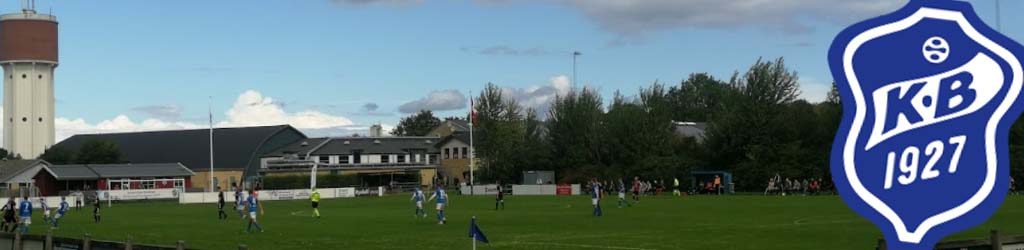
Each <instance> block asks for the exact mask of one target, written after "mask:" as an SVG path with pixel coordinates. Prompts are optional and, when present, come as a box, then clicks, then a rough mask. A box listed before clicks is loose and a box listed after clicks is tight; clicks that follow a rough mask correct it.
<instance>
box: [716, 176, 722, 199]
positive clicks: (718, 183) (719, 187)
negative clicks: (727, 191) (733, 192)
mask: <svg viewBox="0 0 1024 250" xmlns="http://www.w3.org/2000/svg"><path fill="white" fill-rule="evenodd" d="M722 189H723V188H722V176H719V175H715V191H716V192H718V195H722Z"/></svg>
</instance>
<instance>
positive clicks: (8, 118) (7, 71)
mask: <svg viewBox="0 0 1024 250" xmlns="http://www.w3.org/2000/svg"><path fill="white" fill-rule="evenodd" d="M0 66H3V68H4V90H3V93H4V103H3V105H4V113H3V122H4V125H3V127H4V145H3V147H4V148H5V149H7V150H8V151H10V152H11V153H14V154H17V155H21V157H23V158H27V159H28V158H35V157H37V156H39V155H40V154H42V153H43V151H45V150H46V149H47V148H49V147H50V146H52V145H53V143H54V128H53V113H54V112H53V104H54V98H53V71H54V69H56V68H57V17H55V16H52V15H47V14H39V13H36V11H35V1H32V0H28V1H26V2H25V3H24V6H23V8H22V10H21V12H20V13H12V14H4V15H0Z"/></svg>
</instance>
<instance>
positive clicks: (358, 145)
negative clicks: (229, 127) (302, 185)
mask: <svg viewBox="0 0 1024 250" xmlns="http://www.w3.org/2000/svg"><path fill="white" fill-rule="evenodd" d="M440 141H441V138H439V137H429V136H427V137H338V138H310V139H306V140H301V141H298V142H295V143H292V144H291V145H288V146H285V147H284V148H282V149H281V150H277V151H275V152H273V153H270V154H267V155H264V156H271V157H273V156H282V155H284V154H297V155H303V156H304V155H305V154H306V153H308V152H309V151H310V150H313V153H312V155H349V154H352V151H354V150H361V151H362V153H363V154H402V153H407V152H409V150H414V151H426V152H427V153H438V152H439V151H438V149H437V148H436V147H435V145H436V144H437V143H438V142H440ZM303 144H305V146H303Z"/></svg>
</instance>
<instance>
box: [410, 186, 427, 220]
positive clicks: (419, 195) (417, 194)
mask: <svg viewBox="0 0 1024 250" xmlns="http://www.w3.org/2000/svg"><path fill="white" fill-rule="evenodd" d="M423 199H425V197H424V195H423V190H420V189H419V188H416V191H413V192H412V198H411V199H409V200H411V201H415V202H416V214H415V215H413V217H414V218H415V217H420V216H422V218H427V210H424V209H423Z"/></svg>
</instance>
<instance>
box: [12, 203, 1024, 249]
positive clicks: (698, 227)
mask: <svg viewBox="0 0 1024 250" xmlns="http://www.w3.org/2000/svg"><path fill="white" fill-rule="evenodd" d="M452 200H453V203H452V204H451V205H452V207H450V208H449V212H448V213H449V224H448V225H437V224H436V221H435V220H434V217H433V215H431V216H428V217H427V218H426V219H418V218H413V215H412V214H413V208H412V203H411V202H409V200H408V197H407V196H405V195H394V196H388V197H382V198H355V199H337V200H326V201H325V202H323V204H321V212H322V214H323V218H322V219H320V220H314V219H313V218H311V217H310V215H311V213H312V212H311V211H310V209H309V204H308V201H274V202H266V203H264V207H265V209H266V214H265V215H263V216H261V217H260V221H261V224H263V226H264V228H265V229H266V232H264V233H251V234H247V233H245V232H244V228H245V222H244V221H243V220H241V219H239V218H238V217H235V216H234V215H235V214H233V213H232V212H233V211H228V212H229V214H231V215H233V216H232V217H231V218H230V219H229V220H228V221H218V220H217V219H216V218H217V217H216V213H217V212H216V207H215V206H214V205H210V204H205V205H179V204H176V203H170V202H165V203H129V204H115V205H114V207H113V208H106V207H104V210H103V215H104V218H103V223H102V224H94V223H92V221H91V219H92V217H91V211H89V210H88V209H83V210H81V211H72V212H69V215H68V216H67V218H66V219H64V220H63V222H62V225H61V228H60V229H58V230H57V231H56V233H57V234H58V235H60V236H65V237H81V236H82V235H84V234H85V233H89V234H91V235H92V236H93V237H94V238H96V239H104V240H121V241H123V240H125V239H128V238H129V237H130V238H132V239H133V241H134V242H140V243H151V244H161V245H173V244H174V243H175V242H176V241H177V240H179V239H180V240H185V241H186V242H187V245H188V246H189V247H190V248H198V249H237V246H238V244H243V243H244V244H247V245H249V246H250V249H304V250H310V249H469V248H470V240H469V239H468V238H467V237H468V233H467V231H468V224H469V219H470V217H471V216H477V217H478V220H479V223H480V226H481V228H482V229H483V231H484V232H485V233H486V234H487V236H488V237H489V238H490V240H491V244H490V245H489V246H486V245H483V246H481V247H480V249H623V250H630V249H632V250H644V249H873V247H874V243H875V241H876V239H878V238H879V237H880V236H881V234H880V233H879V232H878V231H877V230H876V229H875V228H874V227H873V226H872V225H871V224H870V223H869V222H868V221H866V220H865V219H862V218H861V217H859V216H857V215H856V214H854V213H853V212H852V211H851V210H849V209H848V208H847V207H846V206H845V205H844V203H843V202H842V201H841V200H840V198H839V197H837V196H824V197H762V196H723V197H686V198H673V197H667V196H665V197H656V198H646V199H644V200H642V201H641V202H640V203H639V204H636V205H634V206H633V207H628V208H621V209H620V208H617V207H616V206H615V202H614V200H609V199H606V200H605V201H604V203H603V205H604V208H605V209H604V210H605V216H604V217H600V218H595V217H592V216H591V215H590V212H591V208H590V206H589V202H590V200H589V197H583V196H579V197H507V207H508V208H507V210H504V211H494V203H493V198H492V197H484V196H480V197H466V196H452ZM432 208H433V206H432V205H431V206H429V208H428V212H430V213H433V209H432ZM35 215H36V216H37V217H38V215H39V213H35ZM33 221H35V222H37V224H35V225H34V226H33V228H32V233H35V234H39V233H42V232H44V231H45V229H44V227H42V226H41V224H39V222H41V221H42V220H41V218H34V219H33ZM1022 222H1024V196H1014V197H1010V198H1008V200H1007V202H1006V203H1005V204H1004V205H1003V207H1002V208H1001V209H1000V210H999V212H998V213H997V214H996V215H995V217H993V218H992V219H991V220H990V221H989V222H988V223H987V224H985V225H983V226H982V227H979V228H975V229H974V230H971V231H968V232H966V233H962V234H959V235H956V236H953V237H951V238H950V239H964V238H984V237H987V235H988V230H989V229H993V228H995V229H1000V230H1002V231H1003V232H1005V233H1006V234H1013V235H1020V234H1024V223H1022Z"/></svg>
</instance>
